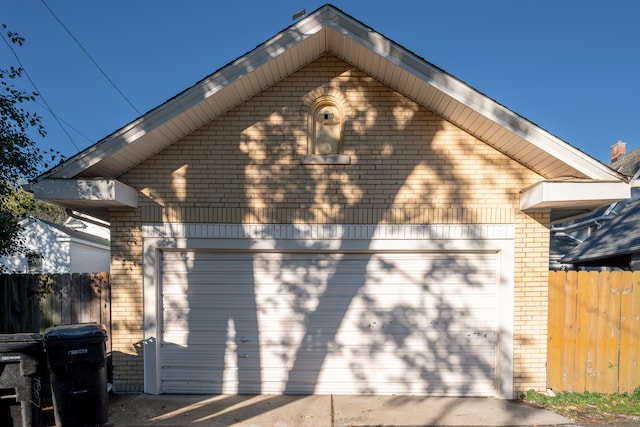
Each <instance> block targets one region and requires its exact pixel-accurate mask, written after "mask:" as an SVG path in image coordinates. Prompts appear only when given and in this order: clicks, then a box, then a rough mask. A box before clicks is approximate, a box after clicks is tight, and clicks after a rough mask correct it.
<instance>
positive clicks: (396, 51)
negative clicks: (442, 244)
mask: <svg viewBox="0 0 640 427" xmlns="http://www.w3.org/2000/svg"><path fill="white" fill-rule="evenodd" d="M325 54H331V55H334V56H336V57H338V58H340V59H342V60H343V61H345V62H347V63H349V64H351V65H353V66H354V67H356V68H358V69H359V70H361V71H363V72H365V73H367V74H368V75H370V76H372V77H373V78H375V79H377V80H379V81H380V82H382V83H384V84H386V85H387V86H389V87H390V88H392V89H394V90H396V91H397V92H399V93H401V94H403V95H404V96H406V97H408V98H410V99H412V100H414V101H415V102H417V103H419V104H421V105H423V106H424V107H425V108H427V109H429V110H431V111H433V112H435V113H436V114H438V115H440V116H441V117H443V118H444V119H446V120H448V121H450V122H451V123H453V124H455V125H457V126H459V127H460V128H462V129H464V130H465V131H467V132H469V133H470V134H472V135H474V136H475V137H477V138H478V139H479V140H481V141H484V142H485V143H487V144H488V145H490V146H492V147H494V148H495V149H496V150H499V151H500V152H502V153H504V154H505V155H506V156H509V157H511V158H512V159H514V160H515V161H517V162H519V163H521V164H523V165H525V166H526V167H528V168H529V169H531V170H533V171H535V172H537V173H538V174H539V175H540V176H541V177H542V179H544V180H547V181H544V182H543V184H544V185H540V186H537V187H535V188H532V189H531V190H523V192H522V195H523V196H527V197H523V198H522V200H525V199H526V200H525V203H524V204H522V203H521V209H522V210H524V211H527V212H534V211H549V210H551V211H552V219H553V218H554V212H555V218H561V217H566V216H568V215H573V214H576V213H579V212H586V211H588V210H590V209H593V208H596V207H599V206H602V205H605V204H608V203H611V202H613V201H616V200H620V199H623V198H626V197H629V196H628V193H629V188H628V185H627V184H626V177H625V176H624V175H622V174H620V173H618V172H616V171H614V170H613V169H611V168H609V167H607V166H606V165H604V164H602V163H601V162H599V161H597V160H596V159H594V158H592V157H590V156H588V155H587V154H585V153H583V152H582V151H580V150H578V149H577V148H575V147H573V146H572V145H570V144H568V143H566V142H564V141H562V140H560V139H559V138H557V137H555V136H554V135H552V134H550V133H549V132H547V131H545V130H544V129H542V128H540V127H538V126H536V125H535V124H533V123H532V122H530V121H528V120H526V119H525V118H523V117H521V116H519V115H518V114H516V113H514V112H513V111H511V110H509V109H507V108H506V107H504V106H503V105H501V104H499V103H497V102H496V101H494V100H492V99H491V98H489V97H487V96H486V95H484V94H482V93H480V92H478V91H477V90H475V89H473V88H472V87H471V86H469V85H467V84H466V83H464V82H463V81H461V80H459V79H457V78H455V77H453V76H452V75H450V74H448V73H446V72H445V71H443V70H442V69H440V68H438V67H436V66H435V65H433V64H431V63H429V62H427V61H426V60H424V59H423V58H421V57H419V56H417V55H416V54H415V53H413V52H411V51H409V50H407V49H405V48H404V47H402V46H400V45H398V44H397V43H395V42H393V41H391V40H390V39H388V38H386V37H384V36H383V35H381V34H379V33H377V32H375V31H374V30H372V29H371V28H369V27H368V26H366V25H365V24H363V23H362V22H360V21H358V20H356V19H354V18H353V17H351V16H349V15H347V14H346V13H344V12H342V11H341V10H339V9H337V8H336V7H334V6H332V5H325V6H322V7H320V8H319V9H317V10H316V11H315V12H313V13H311V14H310V15H308V16H306V17H305V18H303V19H301V20H300V21H298V22H297V23H295V24H293V25H291V26H290V27H288V28H286V29H285V30H283V31H282V32H280V33H278V34H276V35H275V36H274V37H272V38H271V39H269V40H267V41H266V42H264V43H263V44H261V45H259V46H258V47H256V48H255V49H253V50H252V51H250V52H248V53H246V54H245V55H243V56H241V57H239V58H238V59H236V60H235V61H233V62H231V63H229V64H227V65H225V66H224V67H222V68H221V69H219V70H217V71H216V72H214V73H213V74H211V75H209V76H207V77H206V78H204V79H203V80H201V81H199V82H198V83H196V84H195V85H194V86H192V87H190V88H188V89H187V90H185V91H183V92H182V93H180V94H178V95H176V96H175V97H173V98H171V99H169V100H168V101H166V102H165V103H163V104H161V105H160V106H158V107H156V108H154V109H153V110H151V111H149V112H148V113H146V114H144V115H143V116H141V117H139V118H138V119H136V120H134V121H133V122H131V123H129V124H127V125H126V126H124V127H123V128H121V129H119V130H117V131H116V132H114V133H113V134H111V135H109V136H107V137H106V138H104V139H102V140H100V141H98V142H97V143H96V144H94V145H93V146H91V147H89V148H87V149H85V150H83V151H81V152H80V153H78V154H76V155H75V156H73V157H71V158H69V159H68V160H66V161H65V162H63V163H61V164H60V165H58V166H56V167H54V168H52V169H50V170H48V171H47V172H45V173H43V174H42V175H40V176H39V177H38V178H36V179H35V180H34V183H33V185H32V186H31V190H32V191H34V196H35V197H36V198H40V199H47V200H49V201H51V202H53V203H57V204H60V205H62V206H65V207H68V208H70V209H74V210H78V211H81V212H87V213H90V214H91V215H93V216H96V217H99V218H107V217H108V210H109V209H131V208H135V207H137V191H136V190H135V189H133V188H131V187H128V186H126V185H125V184H123V183H121V182H119V181H117V178H118V177H119V176H120V175H122V174H123V173H125V172H127V171H128V170H130V169H132V168H134V167H135V166H137V165H138V164H140V163H141V162H143V161H145V160H146V159H148V158H149V157H151V156H153V155H154V154H156V153H158V152H160V151H161V150H163V149H165V148H167V147H168V146H170V145H171V144H173V143H174V142H176V141H178V140H180V139H181V138H182V137H184V136H186V135H188V134H190V133H191V132H193V131H195V130H197V129H198V128H200V127H201V126H202V125H204V124H205V123H208V122H210V121H211V120H213V119H215V118H216V117H219V116H220V115H222V114H224V113H225V112H227V111H229V110H230V109H232V108H233V107H235V106H237V105H239V104H241V103H242V102H244V101H245V100H247V99H249V98H251V97H253V96H255V95H257V94H258V93H260V92H261V91H263V90H264V89H266V88H268V87H269V86H271V85H273V84H274V83H276V82H279V81H280V80H282V79H284V78H286V77H287V76H289V75H290V74H292V73H294V72H295V71H297V70H299V69H301V68H302V67H304V66H305V65H307V64H309V63H311V62H313V61H314V60H316V59H318V58H320V57H321V56H323V55H325ZM61 181H66V182H61ZM549 181H562V182H561V183H557V182H549ZM594 183H597V184H598V185H596V186H593V185H592V184H594ZM578 188H579V190H577V189H578ZM547 195H551V197H550V198H549V197H547ZM558 195H559V196H560V197H557V196H558ZM566 195H570V196H571V197H569V199H565V196H566Z"/></svg>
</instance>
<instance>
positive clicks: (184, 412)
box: [108, 394, 574, 427]
mask: <svg viewBox="0 0 640 427" xmlns="http://www.w3.org/2000/svg"><path fill="white" fill-rule="evenodd" d="M108 425H110V426H118V427H120V426H123V427H131V426H163V427H168V426H203V427H205V426H206V427H213V426H225V427H226V426H236V427H241V426H242V427H249V426H270V427H289V426H291V427H325V426H326V427H337V426H354V427H355V426H433V425H439V426H518V425H526V426H533V425H536V426H549V425H556V426H562V425H574V424H573V422H572V420H570V419H568V418H565V417H562V416H560V415H557V414H555V413H553V412H550V411H547V410H544V409H539V408H535V407H532V406H529V405H527V404H525V403H522V402H517V401H506V400H497V399H490V398H448V397H409V396H338V395H334V396H327V395H314V396H279V395H278V396H276V395H273V396H271V395H259V396H244V395H216V396H196V395H161V396H152V395H146V394H136V395H122V394H120V395H112V396H111V400H110V408H109V424H108Z"/></svg>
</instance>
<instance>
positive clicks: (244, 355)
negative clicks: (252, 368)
mask: <svg viewBox="0 0 640 427" xmlns="http://www.w3.org/2000/svg"><path fill="white" fill-rule="evenodd" d="M240 357H241V358H242V359H248V358H249V355H248V354H243V355H242V356H240Z"/></svg>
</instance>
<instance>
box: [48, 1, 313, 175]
mask: <svg viewBox="0 0 640 427" xmlns="http://www.w3.org/2000/svg"><path fill="white" fill-rule="evenodd" d="M325 19H326V18H325V17H324V14H322V13H321V14H319V15H318V16H315V15H311V16H309V17H308V18H307V19H304V20H301V21H299V22H298V23H296V24H295V25H293V26H292V27H290V28H288V29H287V30H285V31H283V32H281V33H278V34H277V35H276V36H274V37H272V38H271V39H269V40H268V41H266V42H265V43H263V44H262V45H260V46H258V47H256V48H255V49H253V50H252V51H250V52H248V53H246V54H245V55H243V56H241V57H240V58H238V59H236V60H235V61H233V62H232V63H230V64H228V65H226V66H224V67H222V68H221V69H219V70H218V71H216V72H214V73H213V74H211V75H210V76H208V77H205V78H204V79H202V80H201V81H199V82H198V83H196V84H195V85H194V86H192V87H191V88H189V89H187V90H185V91H183V92H181V93H179V94H178V95H176V96H175V97H173V98H171V99H169V100H168V101H166V102H164V103H163V104H161V105H159V106H158V107H156V108H154V109H153V110H151V111H149V112H148V113H146V114H144V115H143V116H141V117H139V118H138V119H136V120H134V121H133V122H131V123H129V124H128V125H126V126H124V127H123V128H121V129H120V130H118V131H116V132H114V133H113V134H111V135H109V136H107V137H106V138H104V139H103V140H101V141H99V142H98V143H96V144H94V145H93V146H91V147H89V148H87V149H86V150H84V151H82V152H80V153H78V154H76V155H75V156H74V157H72V158H71V159H68V160H67V161H65V162H63V163H62V164H61V165H59V166H57V167H54V168H52V169H51V170H50V171H48V172H46V173H44V174H43V175H42V176H43V178H72V177H74V176H76V175H78V174H80V173H82V172H83V171H84V170H86V169H88V168H89V167H91V166H93V165H95V164H96V163H98V162H99V161H100V160H103V159H104V158H106V157H108V156H110V155H111V154H113V153H114V152H116V151H118V150H119V149H121V148H123V147H125V146H126V145H128V144H131V143H132V142H135V141H136V140H138V139H139V138H141V137H143V136H144V135H146V134H148V133H150V132H153V131H154V130H156V129H157V128H159V127H160V126H162V125H163V124H165V123H167V122H169V121H170V120H172V119H174V118H175V117H177V116H179V115H180V114H183V113H185V112H187V111H188V110H190V109H191V108H193V107H195V106H196V105H198V104H199V103H201V102H202V101H204V100H206V99H207V98H209V97H211V96H214V95H215V94H217V93H219V92H220V91H222V90H223V89H225V88H226V87H228V86H230V85H232V84H233V83H234V82H236V81H238V80H239V79H240V78H242V77H243V76H245V75H247V74H249V73H251V72H252V71H254V70H256V69H257V68H259V67H261V66H263V65H265V64H266V63H268V62H269V61H271V60H272V59H274V58H275V57H277V56H279V55H281V54H282V53H284V52H285V51H286V50H287V49H289V48H290V47H292V46H294V45H296V44H298V43H300V42H302V41H304V40H306V39H307V38H309V37H312V36H313V35H315V34H316V33H318V32H320V31H321V30H322V29H323V28H324V26H325V25H326V24H325V22H324V20H325ZM301 65H302V64H301ZM240 101H241V100H238V102H240Z"/></svg>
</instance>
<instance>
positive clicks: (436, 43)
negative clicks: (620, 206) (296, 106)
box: [0, 0, 640, 163]
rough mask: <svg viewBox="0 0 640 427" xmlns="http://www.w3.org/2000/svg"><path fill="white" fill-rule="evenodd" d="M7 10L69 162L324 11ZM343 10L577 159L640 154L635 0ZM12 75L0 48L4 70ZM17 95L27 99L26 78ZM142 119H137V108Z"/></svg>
mask: <svg viewBox="0 0 640 427" xmlns="http://www.w3.org/2000/svg"><path fill="white" fill-rule="evenodd" d="M44 1H46V5H48V7H49V8H51V10H53V12H54V13H55V15H56V16H57V17H58V18H59V19H60V21H62V22H63V24H64V25H65V26H66V28H68V29H69V31H70V32H71V33H72V34H73V35H74V36H75V37H76V39H77V40H79V41H80V43H81V44H82V46H83V47H84V48H85V49H86V51H87V52H88V53H89V54H90V55H91V57H92V58H93V60H94V61H95V62H96V63H97V64H98V65H99V66H100V68H101V69H102V70H103V71H104V73H105V74H106V75H107V76H108V77H109V79H110V80H111V81H112V82H113V83H114V84H115V85H116V86H117V87H118V88H119V90H120V91H121V92H122V93H124V95H125V96H126V97H127V99H128V100H129V101H130V102H131V103H132V104H133V105H134V106H135V109H134V108H132V107H131V106H130V105H129V103H128V102H127V101H126V100H125V99H124V98H123V97H122V96H121V95H120V94H119V93H118V91H117V90H116V89H114V87H113V86H112V85H111V84H110V83H109V81H108V80H107V79H106V78H105V77H104V76H103V74H102V73H101V72H100V71H99V69H98V68H97V67H96V66H95V65H94V64H93V62H92V61H91V59H89V58H88V57H87V56H86V55H85V54H84V53H83V51H82V50H81V48H80V47H79V46H78V45H77V44H76V42H75V41H74V40H73V39H72V38H71V37H70V36H69V35H68V33H67V32H66V30H65V29H64V28H63V27H62V26H61V25H60V23H59V22H58V21H57V20H56V18H54V16H53V15H52V14H51V13H50V12H49V10H48V9H47V7H46V5H45V3H44V2H43V0H20V1H5V2H3V4H2V5H1V6H0V23H4V24H6V25H7V26H8V28H9V29H10V30H12V31H15V32H18V33H19V34H20V35H22V36H23V37H25V38H26V43H25V45H24V46H22V47H16V48H15V52H16V53H17V54H18V56H19V58H20V61H21V63H22V65H23V66H24V68H25V70H26V71H27V73H28V74H29V76H30V77H31V79H32V80H33V82H34V83H35V85H36V86H37V88H38V90H39V92H40V93H41V94H42V96H43V99H44V101H46V103H47V104H48V106H49V107H50V108H51V110H52V111H53V112H54V113H55V114H56V115H57V116H58V117H59V118H60V119H61V122H62V125H63V127H64V128H65V131H66V133H65V131H63V130H62V129H61V126H60V125H59V123H58V122H57V121H56V120H55V119H54V118H53V115H52V114H51V113H50V112H49V111H47V109H46V108H45V107H44V106H43V101H42V100H40V101H39V103H38V104H33V105H32V108H30V109H31V110H32V111H37V112H38V113H39V114H40V115H41V116H42V117H43V123H44V125H45V127H46V129H47V131H48V135H47V137H46V138H44V139H38V138H37V140H38V143H39V145H40V146H42V147H43V148H50V147H52V148H55V149H57V150H59V151H60V152H61V153H62V154H64V155H65V156H67V157H69V156H72V155H74V154H76V153H77V152H78V151H79V150H82V149H84V148H86V147H88V146H90V145H92V144H93V143H95V142H97V141H98V140H100V139H102V138H104V137H105V136H107V135H109V134H110V133H112V132H114V131H116V130H117V129H119V128H121V127H122V126H124V125H126V124H127V123H129V122H131V121H132V120H134V119H135V118H137V117H138V116H139V115H140V114H139V113H145V112H147V111H149V110H150V109H152V108H154V107H156V106H158V105H159V104H161V103H162V102H164V101H166V100H167V99H169V98H171V97H173V96H174V95H176V94H177V93H179V92H181V91H182V90H184V89H186V88H188V87H190V86H192V85H193V84H194V83H196V82H197V81H199V80H201V79H202V78H204V77H205V76H207V75H208V74H210V73H212V72H214V71H215V70H217V69H219V68H220V67H222V66H224V65H226V64H227V63H229V62H230V61H232V60H234V59H236V58H238V57H239V56H241V55H243V54H244V53H246V52H248V51H249V50H251V49H253V48H254V47H255V46H257V45H258V44H260V43H262V42H264V41H265V40H267V39H268V38H270V37H271V36H273V35H275V34H276V33H277V32H279V31H281V30H283V29H284V28H286V27H288V26H289V25H291V24H292V23H293V21H292V19H291V18H292V15H294V14H295V13H296V12H297V11H299V10H301V9H306V11H307V13H309V12H312V11H314V10H315V9H317V8H318V7H320V6H321V5H322V4H324V2H321V1H304V0H288V1H284V0H283V1H280V0H273V1H264V0H262V1H235V2H218V1H213V0H209V1H205V0H183V1H175V0H173V1H168V0H109V1H102V2H98V1H87V0H44ZM332 4H334V5H335V6H337V7H338V8H340V9H342V10H343V11H344V12H346V13H348V14H349V15H351V16H353V17H355V18H356V19H358V20H360V21H362V22H364V23H365V24H366V25H368V26H370V27H371V28H373V29H374V30H376V31H377V32H380V33H382V34H383V35H385V36H386V37H388V38H390V39H391V40H393V41H395V42H397V43H399V44H400V45H402V46H404V47H405V48H407V49H409V50H411V51H413V52H414V53H416V54H417V55H419V56H421V57H423V58H424V59H426V60H427V61H429V62H431V63H433V64H435V65H436V66H438V67H440V68H442V69H444V70H445V71H447V72H448V73H450V74H452V75H454V76H456V77H457V78H459V79H461V80H463V81H465V82H466V83H468V84H469V85H471V86H472V87H474V88H475V89H477V90H479V91H480V92H482V93H484V94H486V95H488V96H489V97H491V98H493V99H495V100H496V101H498V102H499V103H501V104H503V105H505V106H506V107H507V108H509V109H511V110H513V111H514V112H516V113H518V114H520V115H522V116H524V117H525V118H527V119H529V120H530V121H532V122H534V123H536V124H537V125H538V126H540V127H542V128H544V129H546V130H547V131H549V132H551V133H553V134H554V135H556V136H558V137H559V138H561V139H563V140H565V141H567V142H569V143H570V144H572V145H574V146H575V147H577V148H579V149H580V150H582V151H584V152H586V153H587V154H589V155H591V156H593V157H595V158H596V159H598V160H600V161H603V162H605V163H606V162H608V160H609V147H610V146H611V145H612V144H614V143H615V142H616V141H618V140H623V141H626V142H627V150H628V151H629V150H632V149H634V148H637V147H638V146H640V102H639V101H640V99H639V98H640V70H639V68H640V25H638V17H640V2H636V1H633V0H626V1H621V0H610V1H607V2H605V1H602V0H600V1H592V0H555V1H548V0H535V1H533V0H532V1H517V0H482V1H481V0H447V1H441V0H440V1H432V0H421V1H419V0H415V1H403V0H396V1H393V2H388V1H377V0H366V1H360V0H334V1H333V2H332ZM10 65H17V63H16V59H15V57H14V56H13V53H12V52H11V50H9V49H8V48H7V46H6V44H4V43H0V68H8V66H10ZM23 80H24V81H23V82H22V86H23V87H24V88H25V89H30V87H29V82H28V81H27V80H26V79H23ZM136 110H137V111H136Z"/></svg>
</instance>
